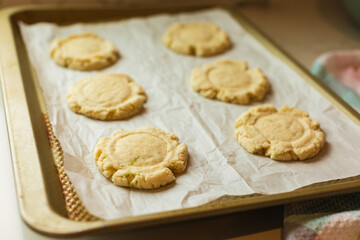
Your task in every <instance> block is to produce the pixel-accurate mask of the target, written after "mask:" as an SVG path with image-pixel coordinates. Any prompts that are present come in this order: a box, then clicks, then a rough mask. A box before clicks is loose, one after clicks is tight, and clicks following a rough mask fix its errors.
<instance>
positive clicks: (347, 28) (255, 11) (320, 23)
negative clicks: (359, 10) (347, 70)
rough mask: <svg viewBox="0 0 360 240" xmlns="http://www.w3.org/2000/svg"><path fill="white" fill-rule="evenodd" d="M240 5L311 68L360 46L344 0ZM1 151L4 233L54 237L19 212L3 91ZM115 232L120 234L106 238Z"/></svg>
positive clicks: (359, 32) (0, 232)
mask: <svg viewBox="0 0 360 240" xmlns="http://www.w3.org/2000/svg"><path fill="white" fill-rule="evenodd" d="M4 2H5V3H7V5H9V1H4ZM15 2H17V3H19V1H15ZM0 4H1V2H0ZM239 11H240V12H241V13H242V14H244V15H245V16H246V17H248V18H249V19H250V20H251V21H252V22H253V23H255V25H257V26H258V27H259V28H260V29H261V30H262V31H263V32H265V34H267V35H268V36H269V37H270V38H271V39H273V40H274V42H275V43H277V44H278V45H279V46H281V47H282V48H283V49H285V51H287V52H288V53H289V54H290V55H292V56H293V57H294V58H295V59H296V60H297V61H299V62H300V63H301V64H302V65H304V66H305V67H306V68H308V69H310V67H311V64H312V62H313V61H314V60H315V58H316V57H317V56H318V55H320V54H321V53H324V52H326V51H329V50H340V49H354V48H359V46H360V27H357V26H355V25H354V24H352V22H350V20H349V18H348V16H347V15H346V14H345V12H344V11H343V6H342V5H341V1H340V0H332V1H327V0H292V1H290V0H270V1H269V2H268V4H267V5H261V4H260V5H258V4H255V5H244V6H239ZM0 31H1V30H0ZM0 95H1V93H0ZM0 153H1V160H0V239H9V240H12V239H14V240H16V239H30V240H31V239H51V238H48V237H45V236H43V235H41V234H38V233H36V232H34V231H32V230H31V229H30V228H29V227H27V226H26V225H25V224H24V223H23V222H22V220H21V218H20V216H19V212H18V207H17V196H16V191H15V185H14V178H13V172H12V163H11V158H10V150H9V143H8V136H7V129H6V122H5V117H4V107H3V100H2V95H1V99H0ZM115 236H117V237H120V235H112V236H108V237H106V239H113V238H114V237H115ZM117 237H115V238H117ZM97 239H104V238H103V237H98V238H97ZM241 239H246V238H241Z"/></svg>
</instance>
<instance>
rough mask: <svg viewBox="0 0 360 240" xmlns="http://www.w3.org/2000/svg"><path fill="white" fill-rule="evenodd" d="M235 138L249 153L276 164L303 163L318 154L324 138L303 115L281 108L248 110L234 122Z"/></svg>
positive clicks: (314, 125) (310, 120)
mask: <svg viewBox="0 0 360 240" xmlns="http://www.w3.org/2000/svg"><path fill="white" fill-rule="evenodd" d="M235 137H236V139H237V141H238V142H239V143H240V144H241V145H242V146H243V147H244V148H245V149H246V150H247V151H248V152H250V153H253V154H259V155H265V156H269V157H270V158H272V159H276V160H304V159H307V158H310V157H313V156H315V155H316V154H318V153H319V151H320V150H321V149H322V147H323V146H324V144H325V134H324V133H323V131H322V130H321V129H320V125H319V123H318V122H316V121H315V120H312V119H310V118H309V114H308V113H307V112H305V111H302V110H299V109H297V108H294V107H288V106H286V105H284V106H283V107H282V108H281V109H280V110H279V111H277V110H276V108H275V107H274V106H273V105H270V104H265V105H261V106H258V107H253V108H250V109H249V110H248V111H246V112H244V113H242V114H241V115H240V116H239V118H238V119H237V120H236V122H235Z"/></svg>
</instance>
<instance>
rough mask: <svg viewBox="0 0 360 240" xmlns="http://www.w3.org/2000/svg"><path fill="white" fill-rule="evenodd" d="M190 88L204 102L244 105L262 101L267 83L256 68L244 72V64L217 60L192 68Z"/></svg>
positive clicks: (245, 64)
mask: <svg viewBox="0 0 360 240" xmlns="http://www.w3.org/2000/svg"><path fill="white" fill-rule="evenodd" d="M190 84H191V86H192V88H193V89H194V90H195V91H197V92H199V93H200V94H201V95H203V96H204V97H207V98H215V99H218V100H221V101H224V102H231V103H237V104H248V103H250V102H252V101H258V100H261V99H263V98H264V95H265V93H266V92H267V91H268V89H269V83H268V80H267V78H266V77H265V76H264V74H263V73H262V71H261V70H260V69H259V68H251V69H248V66H247V63H246V62H245V61H239V60H221V61H217V62H215V63H213V64H206V65H204V66H201V67H198V68H195V69H194V70H193V71H192V74H191V79H190Z"/></svg>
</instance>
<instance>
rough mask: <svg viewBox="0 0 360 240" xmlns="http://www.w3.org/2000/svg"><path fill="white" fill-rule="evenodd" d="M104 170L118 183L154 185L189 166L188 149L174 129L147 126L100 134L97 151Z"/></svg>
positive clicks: (168, 181)
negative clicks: (179, 141)
mask: <svg viewBox="0 0 360 240" xmlns="http://www.w3.org/2000/svg"><path fill="white" fill-rule="evenodd" d="M94 157H95V161H96V163H97V165H98V167H99V169H100V171H101V172H102V173H103V174H104V176H106V177H107V178H108V179H110V180H111V181H112V182H113V183H114V184H115V185H118V186H124V187H133V188H140V189H154V188H159V187H161V186H164V185H166V184H168V183H170V182H173V181H174V180H175V176H174V173H181V172H183V171H184V170H185V168H186V164H187V159H188V151H187V146H186V144H185V143H182V144H179V143H178V138H177V137H176V136H175V135H174V134H173V133H167V132H164V131H162V130H161V129H159V128H153V127H147V126H143V127H141V128H139V129H137V130H136V129H135V130H124V129H120V130H117V131H115V132H114V133H113V134H112V136H111V137H105V138H100V139H99V141H98V143H97V144H96V147H95V151H94Z"/></svg>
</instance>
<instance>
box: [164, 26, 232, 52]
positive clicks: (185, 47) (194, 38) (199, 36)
mask: <svg viewBox="0 0 360 240" xmlns="http://www.w3.org/2000/svg"><path fill="white" fill-rule="evenodd" d="M162 40H163V43H164V44H165V45H166V46H168V47H169V48H171V49H172V50H174V51H176V52H179V53H183V54H188V55H195V56H199V57H202V56H210V55H214V54H218V53H222V52H224V51H225V50H227V49H229V48H230V46H231V42H230V39H229V36H228V35H227V34H226V33H225V32H224V31H223V30H221V29H220V28H219V27H218V26H216V25H214V24H212V23H206V22H189V23H175V24H173V25H172V26H170V27H169V29H168V30H167V32H166V33H165V35H164V36H163V39H162Z"/></svg>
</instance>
